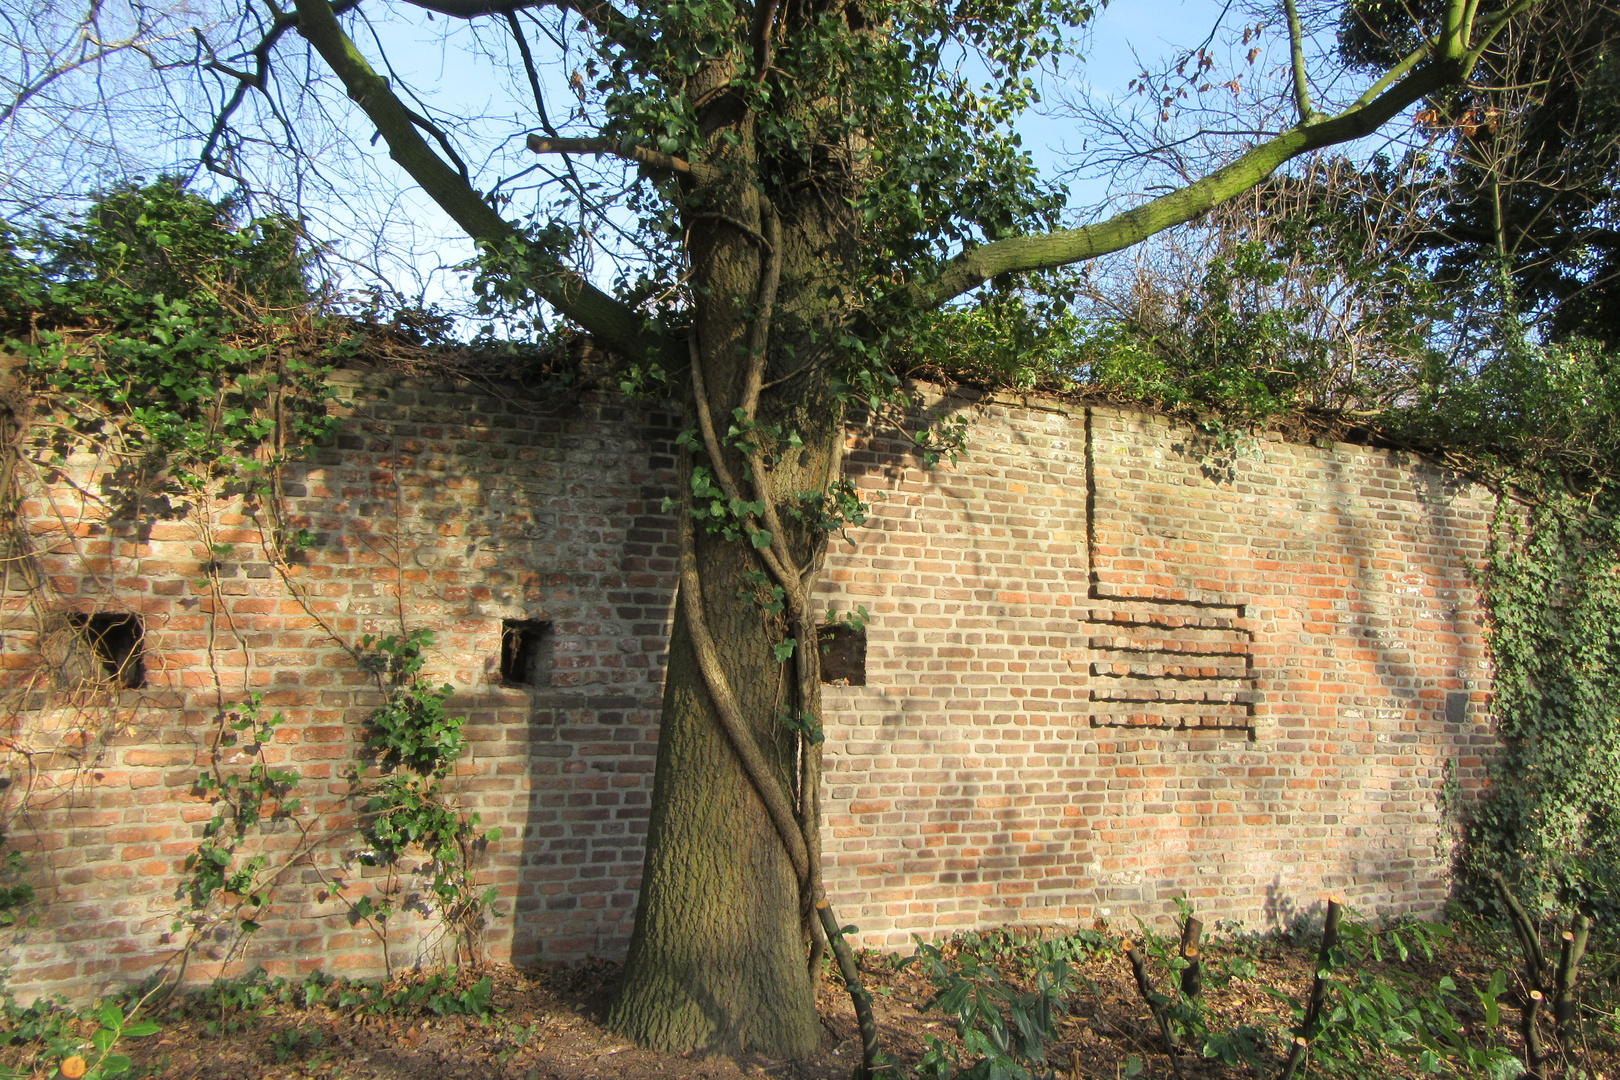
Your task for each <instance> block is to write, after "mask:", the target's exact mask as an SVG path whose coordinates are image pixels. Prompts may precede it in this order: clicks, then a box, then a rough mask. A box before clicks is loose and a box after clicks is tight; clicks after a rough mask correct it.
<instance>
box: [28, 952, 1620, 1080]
mask: <svg viewBox="0 0 1620 1080" xmlns="http://www.w3.org/2000/svg"><path fill="white" fill-rule="evenodd" d="M980 940H981V941H982V940H983V939H980ZM1000 940H1002V941H1003V942H1005V940H1006V938H1005V936H1003V938H1002V939H1000ZM947 951H949V950H947ZM978 954H979V955H980V956H981V957H982V956H985V955H986V953H985V951H984V946H982V945H981V946H979V949H978ZM989 955H990V956H992V957H994V956H996V955H997V954H996V953H995V951H994V950H993V949H992V951H991V952H990V953H989ZM1311 956H1312V954H1311V952H1310V951H1309V948H1308V947H1306V946H1305V945H1304V944H1303V943H1302V945H1301V946H1300V947H1296V946H1294V945H1292V944H1290V943H1288V942H1287V941H1286V940H1275V939H1267V940H1260V939H1251V940H1249V941H1247V942H1245V943H1242V944H1241V945H1226V946H1223V945H1219V944H1212V945H1211V946H1209V947H1208V949H1207V950H1206V964H1207V965H1210V970H1212V971H1214V970H1217V969H1218V970H1221V971H1222V972H1223V974H1222V975H1221V976H1220V977H1219V978H1212V979H1211V980H1209V982H1208V983H1206V990H1205V998H1206V1001H1207V1003H1208V1008H1209V1010H1210V1011H1211V1013H1212V1014H1213V1017H1212V1024H1211V1026H1212V1027H1214V1026H1218V1025H1221V1024H1225V1025H1237V1024H1257V1025H1259V1026H1261V1027H1263V1028H1269V1029H1271V1030H1272V1031H1273V1033H1274V1035H1273V1039H1272V1041H1271V1043H1270V1045H1268V1046H1267V1047H1266V1051H1265V1058H1266V1065H1267V1067H1266V1069H1265V1071H1264V1073H1263V1075H1265V1076H1267V1077H1268V1078H1269V1077H1271V1076H1275V1075H1277V1073H1278V1072H1279V1071H1280V1068H1281V1064H1282V1060H1283V1058H1282V1050H1283V1048H1284V1047H1285V1046H1286V1042H1285V1039H1286V1035H1285V1034H1284V1032H1285V1028H1286V1026H1287V1019H1286V1011H1287V1005H1286V1003H1285V1002H1284V1001H1282V1000H1279V999H1278V998H1277V997H1276V996H1274V995H1273V994H1270V993H1267V992H1266V991H1265V989H1264V987H1265V986H1268V985H1269V986H1271V987H1274V988H1277V989H1279V990H1281V991H1283V992H1285V993H1287V994H1291V995H1293V996H1294V997H1296V998H1299V999H1303V998H1304V997H1305V996H1306V994H1307V992H1308V990H1309V986H1310V982H1311V977H1312V971H1311V969H1312V966H1313V965H1312V962H1311ZM1440 959H1442V960H1443V961H1444V962H1443V963H1440V962H1436V963H1432V964H1427V965H1425V964H1422V963H1417V964H1409V965H1407V970H1408V971H1410V972H1412V973H1413V974H1414V975H1416V976H1418V977H1419V978H1421V979H1433V980H1438V979H1439V978H1441V977H1442V976H1444V975H1447V974H1450V976H1451V977H1452V978H1453V979H1454V980H1455V981H1456V982H1457V983H1458V984H1459V987H1460V993H1461V995H1462V997H1463V998H1464V999H1465V1000H1473V998H1474V996H1473V995H1472V994H1471V993H1470V986H1471V985H1480V986H1483V985H1485V984H1486V983H1487V982H1488V980H1489V978H1490V974H1491V972H1492V970H1494V969H1495V968H1498V967H1504V966H1509V965H1510V963H1511V957H1506V956H1504V954H1502V953H1501V952H1500V951H1495V952H1492V951H1491V950H1485V949H1481V948H1478V947H1476V946H1474V945H1471V944H1469V943H1467V942H1465V941H1459V942H1457V943H1455V944H1454V946H1453V947H1451V948H1448V949H1447V951H1446V955H1445V956H1444V957H1442V958H1440ZM1002 966H1003V969H1004V970H1005V971H1006V972H1007V973H1008V974H1010V975H1012V976H1013V977H1014V978H1015V979H1016V971H1017V964H1016V962H1015V961H1013V960H1012V959H1010V958H1009V959H1007V960H1006V962H1005V963H1004V964H1003V965H1002ZM863 969H864V972H865V977H866V979H867V981H868V987H869V989H870V990H871V991H872V992H873V994H874V1001H875V1006H876V1012H877V1016H878V1020H879V1024H880V1027H881V1031H882V1042H883V1046H884V1049H885V1050H886V1051H888V1052H889V1053H890V1054H891V1055H892V1056H893V1057H895V1058H896V1059H897V1060H898V1061H899V1062H900V1063H901V1064H902V1065H903V1066H904V1065H909V1064H913V1063H915V1062H916V1060H917V1059H918V1057H919V1056H920V1055H921V1054H922V1052H923V1048H924V1042H923V1040H924V1037H925V1036H928V1035H933V1036H936V1037H944V1038H951V1037H952V1032H953V1025H952V1022H951V1020H950V1019H949V1018H947V1017H945V1016H943V1015H941V1014H940V1013H937V1012H933V1011H929V1010H928V1009H927V1008H926V1006H927V1003H928V1001H929V999H930V997H931V995H932V989H933V988H932V986H931V985H930V984H929V982H928V980H927V979H926V978H925V976H924V975H923V974H922V972H921V971H920V970H919V969H918V967H917V966H915V965H912V966H904V967H902V966H898V965H897V964H896V963H895V958H891V957H885V956H880V955H875V954H869V955H867V956H865V957H864V958H863ZM1234 971H1236V972H1240V974H1236V975H1234V974H1232V973H1233V972H1234ZM1076 974H1077V980H1076V984H1075V992H1074V993H1073V994H1072V995H1071V996H1070V998H1069V1001H1068V1009H1067V1011H1066V1013H1065V1014H1064V1015H1063V1016H1062V1017H1061V1018H1060V1020H1059V1025H1058V1026H1059V1042H1058V1045H1057V1046H1056V1047H1054V1048H1053V1050H1052V1051H1051V1052H1050V1053H1049V1059H1048V1060H1049V1066H1050V1067H1051V1068H1052V1069H1053V1070H1054V1071H1055V1072H1056V1074H1057V1075H1058V1076H1059V1077H1063V1078H1066V1080H1124V1078H1127V1077H1132V1076H1140V1077H1144V1078H1147V1077H1153V1078H1160V1077H1164V1078H1169V1077H1173V1076H1175V1075H1176V1074H1175V1072H1173V1070H1172V1064H1171V1062H1170V1060H1169V1058H1167V1057H1166V1055H1165V1053H1164V1047H1163V1043H1162V1042H1161V1041H1160V1035H1159V1033H1158V1029H1157V1027H1156V1025H1155V1023H1154V1020H1153V1018H1152V1014H1151V1013H1150V1011H1149V1009H1148V1008H1147V1006H1146V1005H1145V1004H1144V1002H1143V1000H1142V998H1141V996H1140V994H1139V993H1138V991H1137V988H1136V984H1135V982H1134V980H1133V978H1132V974H1131V970H1130V967H1129V965H1128V964H1127V963H1126V962H1125V960H1124V959H1123V957H1122V956H1121V954H1120V952H1119V950H1118V949H1117V948H1109V949H1105V950H1104V951H1101V952H1099V953H1097V954H1096V955H1093V956H1091V957H1090V958H1089V959H1087V960H1084V961H1083V962H1080V963H1078V964H1077V965H1076ZM485 975H487V976H489V977H490V978H492V979H493V982H494V992H493V995H492V997H491V1003H492V1006H493V1012H492V1014H491V1016H490V1018H488V1019H478V1018H472V1017H465V1016H443V1017H440V1016H434V1015H431V1014H421V1013H404V1012H400V1011H397V1010H396V1011H392V1012H389V1013H386V1014H383V1015H366V1014H364V1013H360V1012H357V1011H356V1010H353V1009H349V1010H340V1009H334V1008H328V1007H324V1006H316V1007H314V1008H303V1007H295V1006H290V1005H264V1006H261V1007H260V1008H259V1009H257V1010H255V1011H253V1012H251V1013H247V1012H240V1011H238V1012H226V1013H219V1014H217V1015H210V1014H209V1013H208V1012H207V1011H205V1010H204V1009H203V1008H201V1007H200V1006H196V1005H193V1006H190V1007H187V1008H184V1009H169V1010H159V1011H156V1012H154V1013H153V1014H152V1018H153V1019H155V1020H156V1021H157V1022H158V1023H159V1024H161V1025H162V1030H161V1031H160V1032H159V1033H157V1034H155V1035H152V1036H149V1037H147V1038H144V1039H140V1040H126V1042H125V1043H124V1044H123V1045H121V1046H120V1047H119V1049H120V1050H124V1051H125V1052H127V1053H129V1054H130V1055H131V1056H132V1057H133V1058H134V1061H135V1068H134V1070H133V1071H132V1075H141V1074H144V1075H146V1076H153V1077H163V1078H174V1080H253V1078H262V1080H339V1078H342V1080H350V1078H353V1080H371V1078H377V1080H462V1078H473V1077H478V1078H482V1077H500V1078H510V1080H652V1078H654V1077H657V1078H660V1080H744V1078H763V1077H772V1078H779V1080H846V1078H847V1077H849V1076H850V1073H851V1071H852V1069H853V1068H854V1067H855V1066H856V1065H858V1064H859V1061H860V1039H859V1036H858V1034H857V1031H856V1026H855V1019H854V1014H853V1011H852V1010H851V1007H850V1004H849V999H848V997H847V995H846V994H845V993H844V991H843V988H842V987H841V986H840V985H838V984H837V983H836V981H834V980H831V979H829V980H827V982H826V983H825V985H824V986H823V989H822V993H821V998H820V1011H821V1022H822V1028H823V1032H824V1037H823V1039H822V1044H821V1048H820V1050H819V1051H818V1052H817V1053H816V1054H815V1056H813V1057H811V1058H809V1059H807V1060H803V1061H774V1060H770V1059H767V1058H762V1057H757V1056H747V1055H745V1056H741V1057H735V1058H733V1057H725V1056H718V1055H715V1056H700V1057H693V1056H683V1055H676V1054H664V1053H656V1052H653V1051H649V1050H642V1049H639V1048H637V1047H635V1046H632V1045H629V1044H627V1043H625V1042H624V1041H622V1040H620V1039H619V1038H617V1037H616V1036H614V1035H613V1034H612V1033H611V1032H609V1031H608V1030H607V1029H606V1028H605V1027H603V1026H602V1020H603V1017H604V1014H605V1012H606V1009H607V1006H608V1003H609V1001H610V1000H611V998H612V993H613V988H614V985H615V982H616V980H617V977H618V965H617V964H614V963H609V962H603V961H588V962H586V963H584V964H581V965H578V966H576V967H573V968H568V969H520V968H514V967H511V966H503V965H491V966H487V967H485V968H483V969H480V970H479V971H476V972H471V973H464V979H466V980H471V979H475V978H479V977H482V976H485ZM1156 978H1157V979H1159V980H1160V981H1161V984H1162V982H1163V980H1164V979H1165V972H1164V971H1163V970H1162V969H1161V970H1159V971H1158V972H1157V974H1156ZM1517 1000H1518V999H1517V998H1516V997H1515V992H1514V991H1512V990H1510V991H1509V992H1508V994H1507V995H1506V996H1505V997H1504V999H1503V1003H1502V1004H1503V1007H1502V1010H1501V1022H1500V1024H1499V1025H1498V1027H1497V1028H1495V1029H1494V1030H1493V1032H1492V1033H1490V1035H1489V1036H1487V1035H1485V1034H1484V1033H1483V1032H1471V1033H1470V1037H1471V1038H1473V1037H1474V1036H1475V1035H1478V1036H1479V1038H1480V1039H1482V1040H1483V1039H1485V1038H1494V1039H1495V1041H1496V1043H1497V1044H1498V1045H1505V1046H1507V1047H1508V1048H1509V1049H1513V1050H1515V1051H1516V1050H1517V1044H1518V1036H1517V1032H1516V1029H1517V1027H1518V1019H1519V1011H1518V1008H1517ZM1465 1015H1466V1014H1465ZM1482 1017H1483V1013H1480V1014H1479V1016H1476V1017H1473V1018H1472V1019H1469V1020H1467V1021H1466V1023H1467V1024H1468V1025H1469V1026H1470V1027H1472V1026H1475V1025H1476V1024H1479V1025H1482V1024H1483V1020H1482ZM1594 1030H1596V1029H1594ZM32 1054H33V1056H32V1057H30V1051H29V1050H28V1048H27V1047H20V1046H17V1047H11V1048H9V1049H8V1050H6V1051H4V1052H0V1062H3V1063H4V1064H5V1065H7V1066H9V1067H10V1068H11V1069H19V1068H20V1069H21V1071H22V1075H28V1073H29V1071H33V1075H34V1076H35V1077H37V1078H39V1080H46V1078H48V1077H50V1076H51V1075H52V1074H53V1073H54V1071H55V1070H54V1066H55V1065H56V1064H57V1063H56V1062H55V1061H52V1060H47V1059H46V1056H45V1055H43V1054H41V1053H39V1048H38V1047H37V1046H36V1047H35V1048H34V1050H33V1052H32ZM1176 1064H1178V1065H1179V1069H1180V1076H1181V1077H1184V1078H1186V1080H1213V1078H1225V1077H1234V1078H1235V1077H1243V1076H1250V1075H1254V1074H1253V1072H1252V1071H1251V1070H1250V1069H1248V1068H1247V1067H1245V1066H1241V1065H1240V1066H1228V1065H1225V1064H1223V1063H1221V1062H1219V1061H1212V1060H1205V1059H1203V1058H1202V1057H1200V1056H1199V1055H1198V1054H1197V1052H1196V1050H1194V1051H1192V1052H1190V1053H1185V1054H1183V1055H1182V1056H1181V1057H1180V1058H1179V1060H1178V1062H1177V1063H1176ZM1579 1064H1580V1065H1581V1066H1582V1067H1584V1069H1585V1070H1586V1071H1585V1074H1584V1075H1585V1080H1603V1078H1604V1077H1606V1076H1607V1077H1616V1078H1620V1069H1617V1067H1616V1066H1620V1054H1616V1052H1615V1048H1614V1046H1613V1045H1612V1040H1607V1041H1603V1044H1602V1045H1589V1046H1587V1047H1586V1048H1585V1051H1584V1053H1583V1055H1582V1058H1581V1061H1580V1062H1579ZM1378 1072H1379V1075H1388V1076H1417V1075H1420V1073H1419V1072H1418V1071H1417V1069H1416V1066H1415V1064H1414V1063H1413V1062H1412V1061H1410V1060H1406V1059H1402V1058H1398V1057H1392V1058H1390V1059H1389V1060H1388V1061H1386V1062H1385V1063H1384V1064H1383V1065H1382V1066H1381V1067H1380V1068H1379V1070H1378ZM908 1074H909V1070H907V1069H904V1068H902V1069H901V1070H899V1071H898V1072H897V1074H896V1075H898V1076H902V1077H903V1076H906V1075H908ZM1313 1074H1314V1075H1320V1073H1317V1072H1316V1071H1315V1070H1307V1071H1306V1072H1305V1073H1304V1074H1303V1075H1313ZM1462 1075H1470V1074H1469V1073H1467V1072H1463V1073H1462ZM1549 1075H1551V1076H1560V1075H1568V1076H1570V1077H1574V1076H1577V1075H1580V1074H1579V1073H1577V1072H1576V1071H1575V1069H1574V1068H1570V1069H1568V1070H1567V1072H1566V1070H1564V1069H1562V1068H1560V1067H1557V1066H1555V1067H1554V1068H1552V1069H1550V1070H1549Z"/></svg>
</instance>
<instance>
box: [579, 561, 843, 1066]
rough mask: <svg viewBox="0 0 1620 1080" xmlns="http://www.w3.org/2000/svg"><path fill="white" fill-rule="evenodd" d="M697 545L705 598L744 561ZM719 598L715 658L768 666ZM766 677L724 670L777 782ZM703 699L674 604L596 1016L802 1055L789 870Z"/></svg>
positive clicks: (772, 690) (683, 1042)
mask: <svg viewBox="0 0 1620 1080" xmlns="http://www.w3.org/2000/svg"><path fill="white" fill-rule="evenodd" d="M700 548H707V549H708V550H707V551H704V552H703V553H702V554H703V556H704V557H703V558H701V560H700V562H701V564H702V565H703V569H704V584H705V595H706V596H724V595H727V592H726V590H727V589H728V588H729V589H730V592H731V594H733V595H734V594H735V592H736V590H737V589H738V588H740V587H742V584H743V583H742V581H741V573H742V571H744V570H745V569H746V567H745V566H744V565H743V563H744V560H743V559H742V558H739V556H740V555H742V551H741V550H740V548H739V547H738V546H737V545H735V544H731V545H726V544H724V543H722V544H718V545H716V544H703V543H702V542H701V541H700ZM685 602H686V599H685V597H682V598H681V599H680V600H678V601H677V603H678V604H684V603H685ZM750 606H751V605H750ZM719 607H720V608H721V610H712V609H711V611H710V612H709V617H710V620H711V625H712V627H713V629H714V632H715V637H716V639H717V641H718V642H720V643H721V644H722V647H723V649H724V655H725V656H726V659H727V660H728V661H729V662H728V663H727V665H726V666H727V667H728V669H730V670H732V671H746V670H749V667H748V665H747V663H746V662H745V658H746V657H747V656H748V655H749V654H750V653H757V652H758V651H764V662H763V663H760V662H759V661H758V660H757V659H756V660H755V663H754V665H753V670H755V671H761V670H764V671H773V672H774V671H777V670H780V669H779V668H778V666H777V665H776V664H775V663H774V661H773V659H772V658H771V656H770V653H769V645H768V644H767V643H766V642H765V640H764V637H765V635H764V625H763V620H761V619H760V617H759V612H758V610H757V609H754V610H748V609H746V608H744V609H741V610H737V609H738V608H740V607H741V605H739V604H737V603H735V602H733V603H730V604H722V605H719ZM726 608H730V609H732V610H729V611H728V610H725V609H726ZM778 685H779V684H778V683H777V681H776V680H773V679H757V678H756V679H751V680H737V681H736V682H735V683H734V690H735V691H736V693H737V695H738V697H739V699H740V701H741V703H742V704H743V708H744V712H745V715H747V716H748V717H749V718H750V719H751V720H752V721H754V733H755V737H756V738H757V739H758V741H759V743H760V745H761V747H763V748H765V749H766V750H767V753H768V754H769V755H770V756H771V758H772V759H773V764H775V765H777V766H778V767H779V768H780V770H781V778H782V783H783V785H784V787H787V786H788V778H789V777H790V776H791V771H790V767H791V749H792V740H790V739H788V738H785V737H784V735H785V734H787V732H786V729H785V728H782V727H781V726H780V725H777V724H775V721H774V716H775V709H774V705H775V701H774V698H775V695H776V691H777V689H778ZM713 709H714V706H713V703H712V702H711V701H710V700H709V697H708V693H707V691H706V689H705V688H704V684H703V679H702V675H701V673H700V672H699V671H698V669H697V660H696V658H695V656H694V655H693V652H692V642H691V636H690V635H689V634H688V633H687V632H686V630H685V624H684V619H683V618H682V617H680V614H679V613H678V614H677V618H676V620H675V632H674V634H673V636H672V638H671V641H670V666H669V673H668V675H667V676H666V678H665V684H664V713H663V724H662V728H661V730H660V735H659V744H658V769H657V773H656V777H655V780H654V790H655V792H657V797H656V798H655V799H654V801H653V812H652V819H651V821H650V823H649V828H648V834H647V860H646V865H645V868H644V870H643V876H642V881H641V894H640V899H639V902H638V903H637V905H636V928H635V933H634V936H633V937H632V938H631V942H630V952H629V955H628V957H627V958H626V960H625V968H624V978H623V981H622V983H621V985H620V988H619V996H618V999H617V1000H616V1001H615V1002H614V1004H613V1009H612V1011H611V1013H610V1014H609V1017H608V1023H609V1025H610V1026H611V1027H612V1028H613V1029H614V1030H616V1031H618V1032H619V1033H620V1034H622V1035H624V1036H626V1037H627V1038H630V1039H634V1040H635V1041H636V1042H638V1043H641V1044H643V1045H647V1046H656V1047H658V1048H660V1049H664V1050H673V1051H677V1052H686V1053H690V1052H694V1051H714V1052H727V1053H737V1052H741V1051H745V1050H754V1051H758V1052H761V1053H767V1054H770V1055H772V1056H782V1057H797V1056H803V1055H805V1054H808V1053H810V1052H811V1051H812V1050H814V1049H815V1047H816V1043H817V1041H818V1038H819V1025H818V1022H817V1019H816V1012H815V998H814V994H813V992H812V986H811V981H810V977H809V973H808V972H807V971H806V969H805V963H804V955H805V954H804V939H803V935H802V934H801V930H800V926H801V916H800V911H799V902H798V899H799V887H798V881H797V878H796V876H795V874H794V872H793V866H792V863H791V862H790V861H789V859H788V857H787V852H786V849H785V848H784V847H783V845H782V841H781V839H780V837H779V836H778V835H777V832H776V829H775V827H774V826H773V825H772V823H771V821H770V819H769V818H768V817H767V816H766V814H765V811H764V808H763V806H762V804H761V803H760V800H759V797H758V796H757V795H756V794H755V793H754V791H753V788H752V786H751V785H750V784H749V781H748V778H747V777H746V776H745V775H744V774H743V771H742V769H741V767H740V766H739V764H738V761H737V756H736V753H735V751H733V749H732V748H731V746H730V745H729V744H728V743H727V741H726V738H725V736H724V734H723V733H722V731H721V729H720V725H719V723H718V721H717V720H716V718H715V717H714V715H713ZM763 718H772V719H770V720H769V721H768V724H769V725H770V726H767V724H766V723H761V722H760V721H761V719H763ZM772 727H774V728H775V729H776V730H774V731H773V730H771V728H772Z"/></svg>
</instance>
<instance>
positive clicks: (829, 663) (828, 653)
mask: <svg viewBox="0 0 1620 1080" xmlns="http://www.w3.org/2000/svg"><path fill="white" fill-rule="evenodd" d="M816 636H817V637H819V638H820V639H821V681H822V682H824V683H833V684H834V685H837V686H865V685H866V628H865V627H861V628H860V629H859V630H857V629H856V628H855V627H853V626H845V625H842V624H833V625H830V626H823V627H820V628H819V629H817V631H816Z"/></svg>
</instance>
